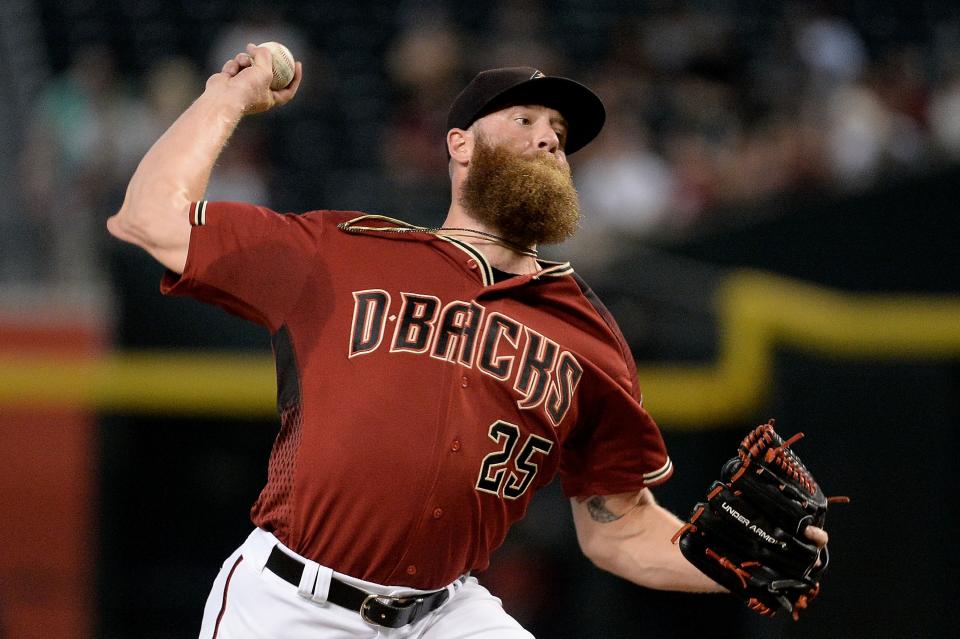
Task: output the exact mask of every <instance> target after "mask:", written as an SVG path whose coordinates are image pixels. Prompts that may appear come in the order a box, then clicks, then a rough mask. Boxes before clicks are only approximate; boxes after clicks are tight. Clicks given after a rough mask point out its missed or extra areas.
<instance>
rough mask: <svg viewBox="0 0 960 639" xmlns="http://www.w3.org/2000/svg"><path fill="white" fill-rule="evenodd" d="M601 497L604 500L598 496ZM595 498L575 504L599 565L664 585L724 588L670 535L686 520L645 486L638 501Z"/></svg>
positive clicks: (583, 538) (585, 539)
mask: <svg viewBox="0 0 960 639" xmlns="http://www.w3.org/2000/svg"><path fill="white" fill-rule="evenodd" d="M598 500H599V501H598ZM606 501H607V500H606V499H605V498H602V497H601V498H592V503H591V501H590V500H588V501H587V502H585V503H584V504H583V505H582V506H580V507H578V506H577V505H576V504H575V505H574V519H575V521H577V532H578V535H580V541H581V546H582V547H583V548H584V551H585V552H586V553H587V555H588V556H589V557H590V559H591V560H593V562H594V563H595V564H597V566H598V567H600V568H602V569H604V570H607V571H609V572H611V573H613V574H615V575H617V576H619V577H622V578H624V579H626V580H628V581H631V582H633V583H636V584H639V585H641V586H646V587H648V588H656V589H658V590H681V591H686V592H724V589H723V588H721V587H720V586H719V585H718V584H717V583H716V582H714V581H713V580H712V579H710V578H709V577H707V576H706V575H704V574H703V573H702V572H700V571H699V570H697V569H696V568H695V567H694V566H693V565H692V564H690V562H688V561H687V560H686V559H684V557H683V555H682V554H681V553H680V549H679V547H678V546H676V545H675V544H673V543H671V541H670V538H671V537H672V536H673V534H674V533H675V532H676V531H677V530H678V529H679V528H680V526H681V525H682V524H683V522H681V521H680V520H679V519H678V518H677V517H676V516H674V515H673V514H672V513H670V512H669V511H668V510H666V509H665V508H663V507H662V506H660V505H659V504H657V503H656V502H655V501H654V500H653V497H652V495H650V493H649V491H644V492H643V493H641V494H640V495H639V496H638V497H637V500H636V502H635V503H633V504H624V503H623V499H622V498H619V499H618V498H613V499H612V500H611V503H610V504H609V507H608V504H607V503H606Z"/></svg>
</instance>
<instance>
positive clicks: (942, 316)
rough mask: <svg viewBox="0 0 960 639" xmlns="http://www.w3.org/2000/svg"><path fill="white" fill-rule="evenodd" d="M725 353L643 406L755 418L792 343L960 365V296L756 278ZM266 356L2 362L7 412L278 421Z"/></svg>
mask: <svg viewBox="0 0 960 639" xmlns="http://www.w3.org/2000/svg"><path fill="white" fill-rule="evenodd" d="M716 304H717V317H718V322H719V326H720V340H721V342H720V344H719V348H718V353H719V355H718V358H717V361H715V362H712V363H710V364H706V365H681V364H661V363H657V364H641V365H640V370H639V376H640V384H641V387H642V388H643V391H644V402H645V405H646V406H647V408H648V409H649V410H650V412H651V413H652V414H653V415H654V416H655V417H656V418H657V420H658V421H660V422H661V423H666V424H670V425H671V427H674V428H703V427H708V426H711V425H713V424H718V423H730V422H732V421H737V420H741V419H744V418H747V417H749V416H750V415H751V414H752V413H754V412H755V411H757V410H758V409H759V408H760V407H761V405H762V402H763V401H764V399H765V398H766V396H767V393H768V391H769V383H770V379H771V378H772V376H773V370H772V368H773V364H772V360H773V355H774V349H775V347H776V346H777V345H787V346H791V347H795V348H798V349H802V350H806V351H809V352H813V353H816V354H818V355H823V356H827V357H841V358H856V359H891V358H917V359H944V358H956V357H958V356H960V298H957V297H932V296H901V295H886V296H884V295H860V294H849V293H840V292H838V291H835V290H830V289H826V288H822V287H818V286H813V285H810V284H806V283H802V282H798V281H796V280H790V279H786V278H783V277H778V276H774V275H770V274H764V273H758V272H755V271H735V272H733V273H732V274H731V275H729V276H728V277H727V278H726V279H725V280H724V282H723V284H722V286H721V287H720V289H719V290H718V292H717V298H716ZM275 394H276V380H275V374H274V367H273V361H272V358H271V357H270V356H269V355H250V354H237V353H210V352H197V351H191V352H170V351H154V352H150V351H139V352H123V353H115V354H112V355H109V356H106V357H104V358H102V359H97V360H88V361H84V362H72V361H64V360H55V359H44V358H16V357H9V356H7V357H5V356H3V355H2V354H0V409H2V407H3V406H4V405H37V404H40V403H42V404H46V405H74V406H76V405H81V406H86V407H89V408H91V409H94V410H100V411H104V412H122V413H146V414H151V413H152V414H169V415H209V416H223V417H270V416H272V415H275V412H276V408H275Z"/></svg>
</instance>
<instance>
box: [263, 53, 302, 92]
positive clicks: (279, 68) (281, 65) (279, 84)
mask: <svg viewBox="0 0 960 639" xmlns="http://www.w3.org/2000/svg"><path fill="white" fill-rule="evenodd" d="M257 46H259V47H264V48H266V49H269V50H270V55H271V56H273V80H272V81H271V82H270V89H271V90H273V91H279V90H280V89H285V88H287V87H288V86H290V83H291V82H293V75H294V70H295V69H296V62H295V61H294V59H293V54H292V53H290V49H288V48H287V47H285V46H283V45H282V44H280V43H279V42H264V43H263V44H258V45H257Z"/></svg>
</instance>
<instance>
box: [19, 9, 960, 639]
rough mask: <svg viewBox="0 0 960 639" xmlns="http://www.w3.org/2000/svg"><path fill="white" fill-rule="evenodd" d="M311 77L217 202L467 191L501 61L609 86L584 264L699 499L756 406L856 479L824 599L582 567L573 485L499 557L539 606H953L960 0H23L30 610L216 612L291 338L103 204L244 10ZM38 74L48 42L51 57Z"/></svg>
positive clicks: (627, 629)
mask: <svg viewBox="0 0 960 639" xmlns="http://www.w3.org/2000/svg"><path fill="white" fill-rule="evenodd" d="M267 39H276V40H281V41H284V42H286V43H288V44H289V45H290V46H291V49H293V51H294V53H295V54H297V55H298V57H300V58H301V59H303V60H304V62H305V64H306V73H307V76H306V78H307V80H306V82H305V85H304V87H303V91H302V93H301V95H300V96H299V97H298V99H297V100H296V101H295V102H294V103H293V104H291V105H289V106H288V107H287V108H285V109H283V110H281V111H279V112H277V113H272V114H268V115H266V116H263V117H259V118H256V119H251V120H249V121H246V122H244V124H243V126H242V128H241V131H240V133H239V134H238V136H237V137H236V138H235V139H234V140H233V141H232V143H231V145H230V146H229V147H228V149H227V153H226V154H225V155H224V157H223V159H222V160H221V162H220V164H219V166H218V169H217V173H216V175H215V178H214V181H213V183H212V184H211V192H210V196H211V199H213V198H215V197H222V198H231V199H251V200H255V201H259V202H263V203H266V204H268V205H270V206H271V207H273V208H276V209H278V210H292V211H302V210H307V209H310V208H319V207H323V208H358V209H363V210H371V211H376V212H381V213H385V214H390V215H395V216H398V217H403V218H406V219H409V220H411V221H414V222H427V223H429V222H431V221H436V220H439V219H440V218H441V217H442V214H443V212H444V210H445V200H446V198H447V197H448V195H447V190H446V188H447V185H446V171H445V166H444V163H445V158H444V155H443V148H442V146H440V139H441V136H442V134H443V130H442V121H443V115H444V112H445V109H446V106H447V105H448V104H449V102H450V99H451V98H452V96H453V94H454V93H455V92H456V90H457V89H458V88H459V87H460V86H462V84H463V83H464V82H465V81H466V80H467V79H469V77H470V76H471V75H472V74H473V73H474V72H476V70H478V69H480V68H485V67H488V66H493V65H504V64H530V65H533V66H538V67H541V68H543V69H544V70H546V71H547V72H550V73H555V74H560V75H568V76H571V77H575V78H578V79H582V80H583V81H585V82H586V83H588V84H590V85H591V86H594V87H596V88H597V90H598V91H599V92H600V93H601V94H602V95H603V97H604V98H605V100H606V101H607V104H608V109H609V111H610V118H609V120H608V125H607V129H606V131H605V132H604V134H603V136H602V137H601V138H600V139H598V141H597V143H596V144H595V145H594V147H593V148H591V149H590V150H585V151H584V152H583V153H582V154H578V155H577V156H575V157H574V158H573V160H574V161H573V166H574V173H575V179H576V180H577V185H578V188H579V189H580V191H581V194H582V197H583V203H584V209H585V214H586V218H585V221H584V229H583V234H582V235H581V236H580V237H578V238H577V239H576V240H575V241H574V242H573V243H571V244H570V245H568V246H565V247H562V248H561V249H557V250H555V254H556V255H557V256H566V257H569V258H570V259H572V261H573V262H574V265H575V266H576V267H577V268H578V270H580V271H581V272H582V273H583V274H584V276H585V277H586V278H587V280H588V281H590V282H591V283H592V284H593V285H594V286H595V288H596V289H597V290H598V292H599V294H600V295H601V297H602V298H603V299H605V301H607V303H608V305H609V306H610V307H611V309H612V310H613V312H614V314H615V315H616V316H617V317H618V319H619V321H620V323H621V326H622V328H623V330H624V333H625V334H626V335H627V337H628V339H629V341H630V342H631V346H632V347H633V349H634V352H635V355H636V356H637V358H638V360H639V365H640V380H641V384H642V386H643V388H644V389H645V396H646V398H647V404H648V406H649V408H650V410H651V411H652V412H653V414H654V416H655V417H657V419H658V421H659V422H660V423H661V425H662V427H663V429H664V434H665V437H666V439H667V442H668V445H669V446H670V449H671V454H672V457H673V459H674V462H675V464H676V466H677V472H676V475H675V477H674V478H673V479H672V480H671V481H670V482H668V483H667V484H666V485H665V486H664V487H663V488H661V489H659V490H658V491H657V495H658V497H659V499H660V500H661V501H662V502H663V503H665V504H667V505H668V506H669V507H671V508H672V509H673V510H675V511H676V512H678V513H680V514H686V512H687V511H688V510H689V508H690V506H691V505H692V504H693V503H694V501H696V500H697V499H698V498H699V497H700V496H701V494H702V492H703V490H704V488H705V487H706V486H707V484H708V483H709V481H710V480H711V479H712V478H713V475H714V474H715V473H716V472H717V470H718V469H719V466H720V464H721V463H722V462H723V461H724V459H725V458H726V457H727V456H728V455H729V454H730V452H731V450H732V446H733V444H734V443H735V442H736V441H737V440H738V439H739V437H740V436H741V435H742V434H743V432H744V430H745V428H746V427H748V426H750V425H753V424H755V423H757V422H759V421H763V420H765V419H766V418H767V417H769V416H776V417H777V419H778V421H779V423H780V424H781V425H782V428H783V429H784V431H786V432H793V431H795V430H802V431H804V432H806V433H807V438H806V439H805V440H804V441H803V442H802V444H801V447H802V448H801V450H802V454H803V456H804V458H805V459H808V460H811V465H812V466H813V469H814V471H815V472H816V473H817V475H818V478H819V479H820V480H821V483H822V484H823V486H824V488H825V489H826V491H827V492H828V493H831V494H849V495H851V496H852V498H853V503H852V504H851V505H850V506H848V507H841V508H837V509H836V510H835V511H834V512H833V513H832V514H831V519H830V522H829V523H830V525H829V529H830V531H831V534H832V542H831V548H832V550H833V555H834V560H833V564H832V567H831V571H830V574H829V575H828V579H827V583H826V590H825V594H824V596H823V597H821V598H820V599H819V600H818V601H817V602H816V605H815V606H814V607H813V609H812V610H811V611H810V613H809V614H808V615H806V616H805V617H804V618H802V619H801V621H800V622H798V623H796V624H794V623H792V622H790V621H788V620H779V619H778V620H772V621H768V620H762V619H759V618H755V616H754V615H753V614H752V613H749V612H748V611H746V610H745V609H744V608H743V607H742V606H741V605H740V604H739V603H737V602H736V601H733V600H731V599H730V598H726V597H704V596H693V595H684V594H671V593H655V592H651V591H647V590H644V589H641V588H636V587H633V586H630V585H628V584H626V583H624V582H621V581H619V580H617V579H615V578H613V577H610V576H607V575H604V574H602V573H600V572H598V571H597V570H595V569H593V568H592V567H591V566H589V565H588V563H587V561H586V560H585V559H583V558H582V557H581V556H580V555H579V552H578V551H577V549H576V542H575V539H574V536H573V529H572V525H571V522H570V517H569V513H568V510H569V507H568V506H567V504H566V503H565V501H564V500H563V498H562V496H561V495H560V494H559V491H558V489H557V487H556V486H552V487H551V489H549V490H547V491H546V492H545V493H543V494H542V495H540V496H539V497H538V498H537V499H536V500H535V502H534V504H533V506H532V507H531V510H530V513H529V515H528V518H527V519H526V520H524V522H522V523H521V524H520V525H518V526H517V527H516V528H515V529H514V530H513V531H512V533H511V535H510V537H509V539H508V542H507V543H506V544H505V546H504V547H503V548H502V549H501V550H500V551H499V552H498V553H497V554H496V555H495V558H494V565H493V567H492V568H491V569H490V570H489V571H488V572H487V573H485V574H481V575H479V577H480V578H481V580H483V581H485V582H487V583H488V584H489V585H490V586H491V587H492V588H493V589H494V590H495V591H496V592H498V593H499V594H500V595H502V597H503V599H504V603H505V606H506V607H507V609H508V610H510V611H511V612H512V613H513V614H515V615H516V616H517V617H518V618H520V619H521V620H522V621H523V622H524V623H525V624H526V625H528V627H529V628H530V629H531V630H532V631H534V632H535V634H536V635H537V636H538V637H558V638H566V637H611V638H614V637H649V638H657V637H686V636H690V635H692V634H693V633H695V632H696V633H701V634H702V633H704V632H709V634H710V635H711V636H716V637H718V638H722V637H758V638H766V637H799V636H825V635H827V634H828V633H831V634H843V635H845V636H850V637H907V636H909V637H921V636H941V635H950V634H955V633H956V631H957V629H958V624H957V621H956V615H955V611H954V609H953V608H954V607H955V604H956V602H957V601H958V600H960V597H958V595H960V593H958V586H957V582H956V580H955V579H951V578H950V577H951V576H952V575H955V574H957V568H958V563H960V560H958V558H957V556H956V554H955V553H953V554H951V553H950V552H949V548H950V542H951V541H952V540H953V538H954V537H955V533H956V532H957V530H956V525H955V524H953V523H952V522H954V521H956V519H957V515H958V512H957V511H958V509H960V507H958V505H957V500H956V498H955V497H954V490H955V489H956V488H957V479H956V473H955V472H954V462H953V453H954V451H955V450H956V449H957V446H956V444H957V439H958V437H957V427H958V422H960V419H958V418H960V399H958V397H960V394H958V381H960V379H958V378H960V376H958V366H957V362H958V354H960V269H958V267H957V257H956V249H955V242H956V238H957V237H958V231H960V221H958V219H960V218H958V216H957V210H956V197H955V185H956V184H957V182H958V178H960V165H958V162H957V160H958V158H960V80H958V77H960V74H958V71H960V18H958V16H957V15H956V11H955V9H954V8H953V7H952V3H950V2H946V1H928V2H916V3H911V4H909V5H908V6H906V5H905V6H897V5H889V4H887V3H875V2H868V1H866V0H860V1H854V0H850V1H846V2H843V1H838V2H817V3H809V2H796V3H792V2H783V1H779V0H777V1H775V0H767V1H761V0H755V1H746V0H739V1H738V0H722V1H712V2H694V1H692V0H691V1H686V2H681V1H667V0H659V1H654V0H651V1H648V2H636V3H632V2H615V1H613V0H599V1H594V2H580V1H576V0H552V1H547V0H543V1H540V2H519V1H510V0H501V1H499V2H492V3H489V4H482V3H476V2H455V1H452V0H451V1H446V2H400V3H392V4H388V3H377V2H367V1H354V2H325V3H306V2H293V1H292V0H289V1H287V0H285V1H281V2H275V3H271V6H270V8H269V9H267V8H264V7H258V6H256V4H255V3H237V2H226V1H224V0H209V1H205V2H187V1H186V0H183V1H174V2H162V1H161V0H138V1H136V2H134V1H128V0H117V1H115V2H104V1H99V0H59V1H58V2H52V1H46V0H44V1H32V2H31V1H27V0H8V1H7V2H5V3H4V4H3V6H2V8H0V43H2V44H0V47H2V50H3V52H4V57H3V59H4V61H5V64H4V65H3V66H2V68H0V80H2V83H3V86H4V87H5V89H6V90H5V97H4V100H2V101H0V143H2V144H3V148H4V149H6V152H5V153H4V154H3V155H2V157H0V189H2V193H0V482H2V484H0V485H2V487H3V489H2V491H0V512H2V513H3V522H2V527H0V531H2V532H0V637H3V638H8V637H16V638H20V637H77V638H86V637H103V638H111V639H112V638H125V637H149V638H154V637H155V638H167V637H170V638H175V637H189V636H195V634H196V630H197V627H198V623H199V618H200V612H201V610H202V605H203V600H204V598H205V595H206V593H207V591H208V588H209V584H210V582H211V580H212V578H213V576H214V575H215V574H216V571H217V569H218V568H219V564H220V562H221V561H222V559H223V558H225V557H226V556H227V554H229V552H230V551H231V550H232V549H233V548H234V547H235V546H236V545H237V544H238V543H239V542H240V540H242V538H243V537H244V536H245V534H246V532H247V530H248V527H249V523H248V520H247V518H246V514H247V510H248V507H249V505H250V503H252V501H253V499H254V498H255V496H256V494H257V491H258V490H259V488H260V486H261V485H262V482H263V480H264V477H265V469H266V459H267V455H268V452H269V447H270V444H271V442H272V439H273V437H274V435H275V432H276V419H275V417H274V415H273V412H272V411H273V408H272V404H271V395H272V393H273V384H274V382H273V377H272V375H273V372H272V367H271V363H270V359H269V353H268V340H267V337H266V335H264V334H263V333H262V332H260V331H259V330H257V329H256V328H253V327H250V326H247V325H245V324H243V323H241V322H239V321H237V320H235V319H234V318H231V317H228V316H226V315H225V314H223V313H221V312H219V311H217V310H214V309H209V308H206V307H203V306H202V305H199V304H195V303H192V302H190V301H186V300H168V299H161V298H160V296H159V293H158V292H157V280H158V278H159V275H160V270H159V268H158V267H157V266H156V265H154V264H152V263H151V262H150V260H149V259H147V258H145V257H144V256H142V255H140V254H138V253H137V252H136V251H134V250H130V249H127V248H125V247H123V246H118V245H117V244H116V243H115V242H112V241H110V240H109V239H108V238H107V236H106V234H105V232H104V231H103V221H104V220H105V218H106V217H107V216H108V215H110V214H111V213H112V212H113V211H114V210H116V208H117V207H118V206H119V203H120V200H121V198H122V194H123V188H124V185H125V183H126V180H127V179H128V178H129V175H130V173H131V172H132V170H133V167H134V166H135V163H136V161H137V159H138V158H139V157H140V155H142V153H143V151H144V150H145V148H146V146H148V145H149V143H150V142H151V141H152V140H153V139H154V138H155V137H156V135H158V134H159V132H160V131H162V129H163V128H164V127H165V126H166V125H167V124H168V123H169V121H170V120H171V119H172V117H174V115H175V114H176V113H177V112H179V110H181V109H182V108H183V106H184V105H185V104H186V103H188V102H189V100H190V99H192V97H193V96H195V95H196V94H197V92H199V91H200V90H201V88H202V83H203V79H204V78H205V77H206V76H207V75H208V74H209V73H211V72H212V71H213V70H215V69H217V68H219V66H220V64H222V61H223V60H224V59H225V58H226V56H227V55H229V53H224V52H231V51H234V50H236V49H238V48H239V47H241V46H242V45H243V44H244V43H246V42H247V41H255V42H260V41H263V40H267ZM24 70H28V71H29V72H28V73H24Z"/></svg>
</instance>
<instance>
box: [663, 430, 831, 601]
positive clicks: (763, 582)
mask: <svg viewBox="0 0 960 639" xmlns="http://www.w3.org/2000/svg"><path fill="white" fill-rule="evenodd" d="M773 426H774V421H773V420H770V422H768V423H766V424H762V425H760V426H758V427H757V428H755V429H754V430H753V431H751V432H750V433H749V434H748V435H747V436H746V437H745V438H744V439H743V442H741V444H740V447H739V449H738V451H737V456H736V457H734V458H733V459H730V460H729V461H728V462H727V463H726V464H724V465H723V468H722V470H721V472H720V481H715V482H713V484H712V485H711V486H710V489H709V491H708V492H707V500H706V502H702V503H698V504H697V505H696V506H695V507H694V508H693V511H692V512H691V514H690V520H689V522H687V523H686V524H684V525H683V527H682V528H680V530H678V531H677V533H676V534H675V535H674V536H673V542H674V543H677V542H678V541H679V543H680V551H681V552H682V553H683V556H684V557H686V558H687V560H688V561H689V562H690V563H692V564H693V565H694V566H696V567H697V568H698V569H699V570H700V571H702V572H703V573H705V574H706V575H707V576H708V577H710V578H711V579H713V580H714V581H716V582H717V583H719V584H720V585H721V586H723V587H725V588H727V589H728V590H729V591H730V592H731V593H733V594H734V595H737V596H739V597H740V598H742V599H744V600H745V601H746V602H747V606H748V607H749V608H750V609H752V610H754V611H756V612H758V613H760V614H761V615H764V616H768V617H772V616H773V615H775V614H776V613H777V612H780V611H786V612H789V613H792V615H793V618H794V619H797V618H798V616H799V611H800V610H802V609H804V608H806V607H807V604H808V603H809V602H810V601H811V600H812V599H813V598H814V597H816V596H817V594H819V592H820V578H821V576H822V575H823V573H824V571H825V570H826V568H827V564H828V563H829V554H828V553H827V549H826V547H824V548H823V549H822V550H821V549H820V548H818V547H817V546H816V544H814V543H813V542H811V541H810V540H808V539H807V538H806V537H805V536H804V534H803V532H804V529H805V528H806V527H807V526H808V525H813V526H817V527H820V528H823V526H824V522H825V521H826V515H827V505H828V504H829V503H831V502H841V501H849V500H848V499H847V498H846V497H833V498H827V497H825V496H824V494H823V492H822V491H821V490H820V487H819V486H818V485H817V482H816V481H815V480H814V479H813V476H812V475H811V474H810V472H809V471H808V470H807V468H806V466H804V465H803V462H801V461H800V458H799V457H797V455H796V454H795V453H794V452H793V450H791V448H790V446H791V444H793V443H795V442H796V441H797V440H799V439H800V438H801V437H803V433H797V434H796V435H794V436H793V437H791V438H790V439H788V440H786V441H784V440H783V439H782V438H781V437H780V436H779V435H778V434H777V433H776V431H775V430H774V429H773Z"/></svg>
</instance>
